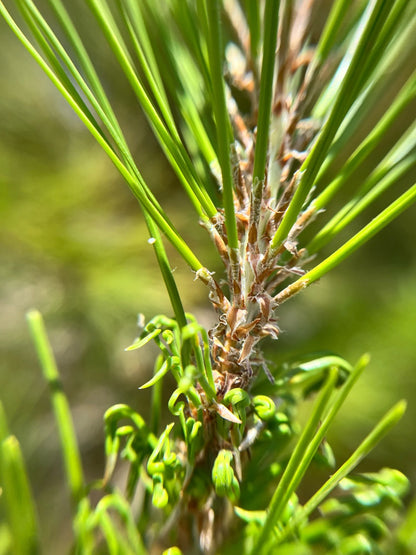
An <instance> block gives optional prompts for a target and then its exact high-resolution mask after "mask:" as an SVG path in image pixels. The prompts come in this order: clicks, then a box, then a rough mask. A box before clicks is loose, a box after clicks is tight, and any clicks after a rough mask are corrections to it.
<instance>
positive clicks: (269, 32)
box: [253, 0, 280, 202]
mask: <svg viewBox="0 0 416 555" xmlns="http://www.w3.org/2000/svg"><path fill="white" fill-rule="evenodd" d="M279 6H280V0H267V1H266V6H265V11H264V39H263V61H262V64H261V77H260V93H259V108H258V121H257V138H256V149H255V152H254V167H253V187H254V191H253V194H254V197H255V199H256V200H257V202H260V199H261V196H262V184H263V183H264V177H265V171H266V161H267V151H268V147H269V129H270V115H271V111H272V98H273V77H274V68H275V58H276V44H277V27H278V23H279Z"/></svg>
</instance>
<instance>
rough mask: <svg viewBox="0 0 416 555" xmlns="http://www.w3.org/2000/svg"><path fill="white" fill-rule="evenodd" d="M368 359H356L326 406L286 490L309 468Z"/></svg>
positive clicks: (300, 478)
mask: <svg viewBox="0 0 416 555" xmlns="http://www.w3.org/2000/svg"><path fill="white" fill-rule="evenodd" d="M369 360H370V358H369V356H368V355H364V356H363V357H362V358H361V359H360V360H359V361H358V364H357V365H356V366H355V368H354V369H353V371H352V372H351V374H350V375H349V377H348V380H347V381H346V383H345V384H344V385H343V387H342V388H341V389H340V391H339V392H338V393H337V395H336V396H335V398H334V400H333V401H332V402H331V404H330V406H329V408H328V414H327V415H326V416H324V417H323V418H322V422H321V423H320V425H319V427H318V429H317V431H316V433H315V435H314V437H313V438H312V439H311V440H310V441H309V443H308V444H307V446H306V448H305V449H304V451H303V454H302V458H301V460H300V461H299V462H298V464H297V466H296V467H295V471H294V474H293V477H292V480H291V482H290V484H289V486H288V490H289V491H290V492H294V491H296V489H297V487H298V486H299V484H300V482H301V480H302V478H303V477H304V475H305V473H306V471H307V470H308V468H309V465H310V464H311V462H312V459H313V457H314V455H315V453H316V452H317V450H318V448H319V446H320V445H321V443H322V441H323V440H324V439H325V436H326V433H327V431H328V429H329V426H330V425H331V424H332V422H333V420H334V418H335V416H336V415H337V413H338V411H339V410H340V408H341V407H342V405H343V403H344V401H345V399H346V398H347V396H348V394H349V393H350V391H351V389H352V387H353V386H354V384H355V383H356V382H357V380H358V378H359V377H360V376H361V374H362V372H363V371H364V369H365V368H366V367H367V366H368V363H369Z"/></svg>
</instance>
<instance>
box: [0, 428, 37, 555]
mask: <svg viewBox="0 0 416 555" xmlns="http://www.w3.org/2000/svg"><path fill="white" fill-rule="evenodd" d="M0 475H1V485H2V489H3V491H2V497H4V500H5V505H6V510H7V517H8V522H9V526H10V532H11V543H12V546H13V553H16V554H20V553H21V554H22V555H35V554H37V553H41V549H40V539H39V531H38V524H37V517H36V509H35V504H34V501H33V497H32V493H31V490H30V484H29V479H28V476H27V473H26V468H25V464H24V461H23V456H22V452H21V450H20V446H19V442H18V441H17V439H16V438H15V437H14V436H9V437H7V438H6V439H3V440H2V441H1V443H0Z"/></svg>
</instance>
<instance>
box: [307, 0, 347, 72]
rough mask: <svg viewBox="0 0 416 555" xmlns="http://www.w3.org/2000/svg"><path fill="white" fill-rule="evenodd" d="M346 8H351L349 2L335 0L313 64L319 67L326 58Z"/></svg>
mask: <svg viewBox="0 0 416 555" xmlns="http://www.w3.org/2000/svg"><path fill="white" fill-rule="evenodd" d="M348 8H351V2H350V0H335V2H334V3H333V4H332V8H331V11H330V13H329V16H328V19H327V21H326V23H325V27H324V30H323V31H322V34H321V36H320V38H319V43H318V46H317V47H316V55H315V59H314V64H315V65H316V66H320V65H321V64H322V63H323V62H324V61H325V60H326V59H327V57H328V55H329V53H330V51H331V48H332V47H333V45H334V42H335V40H336V37H337V32H338V30H339V28H340V26H341V24H342V22H343V20H344V17H345V15H346V13H347V10H348Z"/></svg>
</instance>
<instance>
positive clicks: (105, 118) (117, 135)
mask: <svg viewBox="0 0 416 555" xmlns="http://www.w3.org/2000/svg"><path fill="white" fill-rule="evenodd" d="M49 1H50V2H51V3H52V7H53V9H54V11H55V13H56V15H57V17H58V20H59V22H60V24H61V25H62V28H63V30H64V32H65V35H66V37H67V39H68V41H69V43H70V45H71V47H72V48H73V50H74V52H75V53H76V55H77V56H78V60H79V64H80V67H81V68H82V70H83V72H84V74H85V75H86V76H87V79H88V82H89V86H88V84H87V82H86V81H85V80H84V79H83V77H82V76H81V74H80V72H79V71H78V69H77V67H76V66H75V64H74V63H73V62H72V60H71V58H70V57H69V56H68V55H67V52H66V51H65V49H64V47H63V46H62V44H61V43H60V41H59V40H58V39H57V37H56V35H55V34H54V33H53V32H52V30H51V28H50V27H49V26H48V25H47V23H46V21H45V20H44V19H43V18H42V17H41V15H40V12H39V11H38V10H36V8H35V6H34V4H33V3H32V2H30V3H29V4H27V6H29V7H30V9H31V13H32V16H33V17H35V18H36V21H37V22H38V25H39V27H42V28H43V30H44V33H45V35H46V37H47V38H48V40H49V41H50V42H51V43H52V44H53V45H54V48H55V49H56V51H57V53H59V56H60V59H61V60H62V61H64V62H65V65H66V67H67V69H68V71H69V72H70V73H71V75H72V76H73V78H74V79H75V81H76V83H77V84H78V85H79V87H80V89H81V90H82V92H83V93H84V94H85V96H86V98H87V99H88V101H89V102H90V103H91V105H92V106H93V107H94V109H95V110H96V112H97V114H98V115H99V116H100V118H101V120H102V122H103V123H104V125H105V126H106V128H107V129H108V131H109V133H110V135H111V137H112V139H113V140H114V143H115V144H116V145H117V148H118V149H119V152H120V154H121V156H122V158H123V160H124V163H125V164H126V166H127V167H129V168H130V170H131V171H132V173H133V174H134V176H135V177H136V178H137V180H139V182H140V183H141V187H142V189H143V192H144V193H145V194H146V196H147V197H148V198H149V200H150V201H151V202H152V203H153V204H154V206H155V208H156V209H157V210H158V211H159V212H160V213H161V215H162V217H163V218H164V219H166V220H167V221H168V218H167V216H166V214H164V213H163V209H162V208H161V206H160V204H159V203H158V202H157V200H156V198H155V197H154V195H153V194H152V192H151V191H150V189H149V188H148V187H147V185H146V183H145V182H144V180H143V178H142V176H141V174H140V172H139V170H138V168H137V166H136V164H135V162H134V160H133V157H132V155H131V152H130V150H129V147H128V145H127V142H126V139H125V138H124V135H123V132H122V130H121V128H120V125H119V123H118V121H117V118H116V116H115V113H114V111H113V109H112V107H111V104H110V102H109V100H108V98H107V95H106V93H105V91H104V88H103V87H102V85H101V82H100V79H99V77H98V75H97V72H96V71H95V68H94V65H93V63H92V61H91V59H90V57H89V56H88V53H87V51H86V49H85V47H84V45H83V43H82V40H81V38H80V36H79V34H78V33H77V31H76V29H75V27H74V25H73V23H72V21H71V19H70V17H69V15H68V13H67V12H66V10H65V8H64V6H63V5H62V3H61V2H60V0H49ZM53 67H54V66H53ZM63 84H64V85H66V82H63ZM69 92H70V91H69ZM74 100H75V101H76V98H74ZM80 107H81V108H82V106H80Z"/></svg>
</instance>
